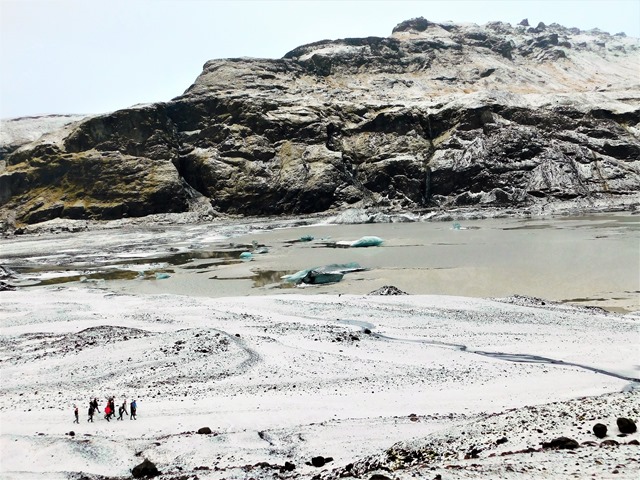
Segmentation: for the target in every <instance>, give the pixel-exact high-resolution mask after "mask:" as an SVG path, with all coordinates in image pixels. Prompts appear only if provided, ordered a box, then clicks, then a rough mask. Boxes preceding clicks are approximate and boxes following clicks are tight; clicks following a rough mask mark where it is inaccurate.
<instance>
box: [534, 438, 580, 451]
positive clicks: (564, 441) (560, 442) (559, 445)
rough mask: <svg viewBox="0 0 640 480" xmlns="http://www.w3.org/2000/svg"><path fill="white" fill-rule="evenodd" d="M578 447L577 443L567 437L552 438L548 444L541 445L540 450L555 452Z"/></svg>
mask: <svg viewBox="0 0 640 480" xmlns="http://www.w3.org/2000/svg"><path fill="white" fill-rule="evenodd" d="M579 447H580V444H579V443H578V442H576V441H575V440H573V439H571V438H567V437H558V438H554V439H553V440H551V441H550V442H545V443H543V444H542V448H551V449H557V450H573V449H575V448H579Z"/></svg>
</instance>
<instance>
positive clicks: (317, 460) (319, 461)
mask: <svg viewBox="0 0 640 480" xmlns="http://www.w3.org/2000/svg"><path fill="white" fill-rule="evenodd" d="M332 461H333V457H323V456H321V455H318V456H317V457H313V458H312V459H311V465H313V466H314V467H318V468H320V467H323V466H324V465H325V464H327V463H329V462H332Z"/></svg>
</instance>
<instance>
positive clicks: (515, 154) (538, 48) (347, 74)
mask: <svg viewBox="0 0 640 480" xmlns="http://www.w3.org/2000/svg"><path fill="white" fill-rule="evenodd" d="M524 23H526V22H524ZM639 192H640V43H639V41H638V39H635V38H629V37H626V36H625V35H624V34H616V35H610V34H608V33H604V32H600V31H598V30H591V31H587V32H585V31H580V30H578V29H568V28H565V27H562V26H560V25H557V24H552V25H549V26H546V25H543V24H539V25H538V26H537V27H528V26H526V25H522V24H521V25H517V26H511V25H509V24H505V23H500V22H494V23H489V24H487V25H484V26H478V25H474V24H464V25H461V24H453V23H433V22H430V21H428V20H425V19H423V18H418V19H413V20H408V21H406V22H403V23H401V24H399V25H398V26H396V27H395V28H394V29H393V32H392V34H391V36H389V37H386V38H379V37H367V38H347V39H342V40H335V41H330V40H324V41H320V42H316V43H312V44H309V45H303V46H301V47H298V48H295V49H294V50H292V51H290V52H289V53H287V54H286V55H285V56H284V57H283V58H281V59H254V58H236V59H225V60H212V61H209V62H207V63H206V64H205V65H204V69H203V71H202V73H201V74H200V76H199V77H198V78H197V79H196V80H195V83H194V84H193V85H191V86H190V87H189V88H188V89H187V90H186V92H185V93H184V94H183V95H181V96H179V97H177V98H175V99H173V100H171V101H169V102H165V103H157V104H150V105H142V106H136V107H132V108H129V109H124V110H120V111H117V112H114V113H109V114H105V115H98V116H93V117H88V118H85V119H83V120H81V121H79V122H77V123H73V124H70V125H67V126H65V127H64V128H63V129H61V130H58V131H55V132H53V133H51V134H49V135H48V136H44V137H42V138H41V139H39V140H37V141H35V142H32V143H28V144H25V145H23V146H21V147H20V148H18V149H16V150H15V151H13V152H12V153H9V154H5V155H3V158H2V159H0V209H1V212H2V214H3V215H4V216H5V217H8V216H10V217H11V218H10V219H9V221H10V222H14V223H16V224H20V223H33V222H39V221H43V220H47V219H51V218H55V217H67V218H96V219H111V218H120V217H123V216H143V215H147V214H151V213H160V212H182V211H187V210H189V209H190V208H193V205H194V204H195V203H197V202H200V204H202V202H203V200H206V202H207V203H208V204H210V205H211V208H212V211H216V212H221V213H235V214H246V215H270V214H282V213H286V214H304V213H312V212H322V211H326V210H329V209H334V210H335V209H340V208H345V207H353V206H360V207H371V206H375V207H379V208H382V209H388V210H399V209H422V208H433V207H436V208H447V207H451V206H460V205H476V206H485V205H490V206H508V207H514V206H516V207H517V206H526V205H531V204H535V203H539V202H550V201H551V202H553V201H557V200H567V199H584V200H586V201H589V200H595V199H599V200H602V199H604V200H605V201H611V202H612V204H616V202H619V201H620V200H621V199H627V200H628V199H634V198H637V197H638V194H639Z"/></svg>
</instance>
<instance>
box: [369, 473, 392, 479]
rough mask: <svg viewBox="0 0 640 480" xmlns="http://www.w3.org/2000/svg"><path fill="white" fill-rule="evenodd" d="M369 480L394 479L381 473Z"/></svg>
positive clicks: (375, 474)
mask: <svg viewBox="0 0 640 480" xmlns="http://www.w3.org/2000/svg"><path fill="white" fill-rule="evenodd" d="M369 480H392V479H391V478H389V477H387V476H386V475H382V474H381V473H374V474H373V475H371V476H370V477H369Z"/></svg>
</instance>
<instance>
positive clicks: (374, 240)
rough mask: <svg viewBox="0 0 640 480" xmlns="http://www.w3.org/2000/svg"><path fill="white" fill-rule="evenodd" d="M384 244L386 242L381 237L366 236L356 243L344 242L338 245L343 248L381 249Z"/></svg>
mask: <svg viewBox="0 0 640 480" xmlns="http://www.w3.org/2000/svg"><path fill="white" fill-rule="evenodd" d="M382 242H384V240H382V239H381V238H380V237H374V236H365V237H362V238H359V239H358V240H354V241H349V240H342V241H340V242H336V245H338V246H341V247H354V248H358V247H379V246H380V245H382Z"/></svg>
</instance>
